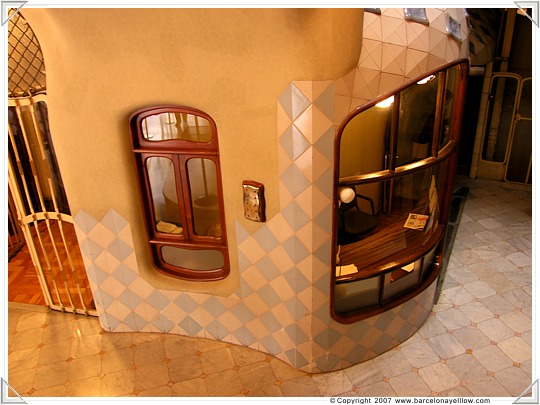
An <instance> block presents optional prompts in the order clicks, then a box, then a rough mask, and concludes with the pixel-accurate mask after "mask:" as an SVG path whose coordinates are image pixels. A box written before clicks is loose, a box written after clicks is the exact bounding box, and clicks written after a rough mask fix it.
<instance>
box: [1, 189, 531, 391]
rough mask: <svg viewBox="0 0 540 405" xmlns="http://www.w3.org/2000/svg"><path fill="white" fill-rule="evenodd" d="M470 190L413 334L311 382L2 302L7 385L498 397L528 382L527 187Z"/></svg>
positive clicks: (276, 364)
mask: <svg viewBox="0 0 540 405" xmlns="http://www.w3.org/2000/svg"><path fill="white" fill-rule="evenodd" d="M461 184H463V185H467V186H469V187H470V192H469V195H468V198H467V201H466V204H465V209H464V211H463V215H462V218H461V224H460V227H459V230H458V233H457V237H456V240H455V243H454V250H453V253H452V256H451V259H450V261H449V264H448V268H447V273H446V278H445V281H444V284H443V291H442V293H441V295H440V299H439V301H438V303H437V305H435V307H434V309H433V311H432V314H431V316H430V317H429V318H428V320H427V322H426V323H425V325H424V326H423V327H422V328H421V329H420V331H419V332H418V333H417V334H415V335H414V336H413V337H411V338H410V339H409V340H408V341H406V342H405V343H403V344H402V345H400V346H399V347H396V348H395V349H393V350H391V351H389V352H387V353H384V354H383V355H381V356H379V357H377V358H375V359H372V360H370V361H367V362H365V363H362V364H359V365H356V366H353V367H350V368H347V369H345V370H340V371H335V372H332V373H327V374H315V375H309V374H306V373H304V372H300V371H297V370H294V369H292V368H291V367H290V366H288V365H287V364H285V363H283V362H282V361H280V360H277V359H275V358H273V357H271V356H269V355H266V354H263V353H260V352H257V351H254V350H251V349H247V348H242V347H238V346H234V345H231V344H227V343H222V342H216V341H209V340H204V339H197V338H189V337H183V336H171V335H164V334H148V333H118V334H114V333H107V332H104V331H102V330H101V328H100V326H99V323H98V321H97V319H95V318H85V317H80V316H74V315H69V314H62V313H57V312H47V311H46V310H43V309H41V308H40V307H27V306H22V305H18V304H13V305H11V304H10V306H9V311H8V312H9V335H8V354H9V374H8V383H9V385H10V386H11V387H13V389H15V390H16V391H17V392H18V393H19V394H20V395H21V396H22V397H23V398H24V397H28V396H62V397H63V396H236V395H241V396H291V397H292V396H315V397H318V396H432V395H433V396H492V397H493V396H495V397H499V396H500V397H517V396H519V395H520V394H522V392H523V391H524V390H525V389H526V388H527V387H529V385H530V384H531V383H532V377H531V375H532V371H531V370H532V355H531V343H532V298H531V291H532V280H531V268H532V265H531V257H532V243H531V241H532V221H531V218H532V207H531V204H532V200H531V189H530V188H529V187H521V186H513V185H509V184H503V183H498V182H492V181H483V180H475V181H473V180H468V179H462V180H461Z"/></svg>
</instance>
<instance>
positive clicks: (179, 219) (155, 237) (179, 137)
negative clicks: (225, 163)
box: [130, 106, 229, 281]
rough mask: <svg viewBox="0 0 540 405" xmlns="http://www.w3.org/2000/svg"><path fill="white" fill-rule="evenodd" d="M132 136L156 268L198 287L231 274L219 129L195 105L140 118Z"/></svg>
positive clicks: (156, 111)
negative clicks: (193, 281) (199, 282)
mask: <svg viewBox="0 0 540 405" xmlns="http://www.w3.org/2000/svg"><path fill="white" fill-rule="evenodd" d="M130 132H131V141H132V146H133V152H134V156H135V164H136V168H137V175H138V180H139V189H140V195H141V202H142V206H143V212H144V218H145V223H146V231H147V236H148V242H149V245H150V250H151V254H152V258H153V262H154V265H155V266H156V268H157V269H158V270H159V271H160V272H162V273H164V274H167V275H169V276H172V277H176V278H181V279H186V280H195V281H213V280H220V279H223V278H225V277H227V275H228V274H229V255H228V250H227V234H226V229H225V218H224V207H223V197H222V184H221V171H220V163H219V148H218V140H217V128H216V124H215V122H214V120H213V119H212V118H211V117H210V116H209V115H208V114H206V113H204V112H202V111H199V110H196V109H194V108H189V107H175V106H164V107H152V108H147V109H144V110H140V111H137V112H135V113H134V114H133V115H132V116H131V118H130Z"/></svg>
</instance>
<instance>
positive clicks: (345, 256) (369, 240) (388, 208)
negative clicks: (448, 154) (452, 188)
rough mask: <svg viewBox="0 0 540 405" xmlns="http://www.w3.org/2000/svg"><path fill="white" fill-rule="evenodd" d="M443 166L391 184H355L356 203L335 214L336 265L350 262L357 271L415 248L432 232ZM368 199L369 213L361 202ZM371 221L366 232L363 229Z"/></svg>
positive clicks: (437, 222) (369, 268)
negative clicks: (336, 222)
mask: <svg viewBox="0 0 540 405" xmlns="http://www.w3.org/2000/svg"><path fill="white" fill-rule="evenodd" d="M444 166H445V164H444V163H442V164H440V165H438V166H435V167H432V168H428V169H425V170H422V171H420V172H417V173H413V174H409V175H406V176H403V177H400V178H397V179H394V180H388V181H384V182H381V183H379V187H373V185H371V184H366V185H360V186H356V187H355V190H356V194H357V195H359V196H363V198H361V197H357V204H355V206H353V207H352V208H351V209H348V210H342V209H341V206H343V205H344V204H343V202H342V203H341V205H340V210H339V212H338V221H339V222H338V241H339V244H341V248H340V253H339V259H340V260H341V262H340V263H341V265H343V266H346V265H349V264H354V265H355V266H356V267H357V269H358V271H359V272H360V273H362V272H364V271H365V272H366V274H368V273H369V271H370V270H371V269H372V268H373V266H377V265H380V264H382V263H386V262H387V261H388V262H391V261H392V260H397V258H399V257H401V256H402V253H403V252H405V251H410V250H411V249H413V250H414V249H418V250H421V249H422V248H423V246H424V245H425V243H426V242H427V241H428V239H430V238H431V237H432V236H433V235H434V234H437V232H435V231H436V230H440V229H441V228H440V227H439V216H440V207H439V204H440V203H439V202H440V201H441V197H442V193H443V186H444V183H443V182H442V180H443V179H444ZM366 197H369V199H371V200H372V202H373V206H374V209H373V210H372V209H371V207H370V205H371V204H368V205H366V204H365V201H364V199H365V198H366ZM368 223H373V226H370V227H368V228H366V227H365V226H364V225H366V224H368Z"/></svg>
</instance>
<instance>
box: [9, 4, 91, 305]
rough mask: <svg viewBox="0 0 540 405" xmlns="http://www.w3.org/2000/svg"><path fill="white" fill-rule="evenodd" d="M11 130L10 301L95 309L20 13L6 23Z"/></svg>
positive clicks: (41, 74)
mask: <svg viewBox="0 0 540 405" xmlns="http://www.w3.org/2000/svg"><path fill="white" fill-rule="evenodd" d="M8 137H9V139H8V188H9V202H10V204H9V213H8V217H9V224H10V226H9V230H8V233H9V235H8V245H9V246H8V248H9V249H11V247H12V245H13V249H11V251H12V254H10V257H9V263H8V300H10V301H12V300H13V301H17V302H24V303H29V304H37V305H46V306H48V307H49V308H51V309H55V310H60V311H65V312H73V313H81V314H86V315H97V313H96V309H95V306H94V302H93V298H92V291H91V288H90V284H89V281H88V277H87V275H86V270H85V267H84V264H83V260H82V255H81V252H80V249H79V244H78V242H77V238H76V235H75V229H74V226H73V218H72V217H71V212H70V209H69V204H68V200H67V197H66V193H65V191H64V187H63V183H62V178H61V174H60V170H59V166H58V163H57V161H56V155H55V152H54V147H53V143H52V138H51V132H50V129H49V121H48V110H47V96H46V87H45V63H44V59H43V54H42V52H41V48H40V46H39V42H38V40H37V38H36V37H35V35H34V32H33V31H32V29H31V28H30V26H29V25H28V23H27V22H26V20H25V19H24V18H23V16H22V15H21V14H20V13H16V14H15V15H13V16H12V17H11V18H10V20H9V25H8ZM15 237H17V238H18V239H15ZM14 240H16V241H17V242H18V244H17V245H16V246H15V243H12V241H14ZM15 249H16V250H15ZM11 251H10V253H11Z"/></svg>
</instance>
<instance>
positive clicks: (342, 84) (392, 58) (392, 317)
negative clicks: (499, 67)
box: [74, 9, 467, 372]
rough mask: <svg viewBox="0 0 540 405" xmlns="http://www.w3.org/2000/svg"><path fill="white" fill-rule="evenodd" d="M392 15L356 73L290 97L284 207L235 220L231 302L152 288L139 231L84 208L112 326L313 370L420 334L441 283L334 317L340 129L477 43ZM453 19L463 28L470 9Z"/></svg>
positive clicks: (440, 12) (369, 21) (93, 281)
mask: <svg viewBox="0 0 540 405" xmlns="http://www.w3.org/2000/svg"><path fill="white" fill-rule="evenodd" d="M381 11H382V14H381V15H380V16H379V15H375V14H372V13H366V14H365V20H364V33H363V39H364V44H363V49H362V53H361V56H360V59H359V62H358V66H357V67H356V68H355V69H354V70H353V71H352V72H350V73H348V74H346V75H345V76H344V77H342V78H339V79H337V80H335V81H298V82H293V83H291V84H290V85H289V86H288V87H287V88H286V89H285V90H284V91H283V93H282V94H281V95H280V96H279V98H278V103H277V104H278V105H277V128H278V134H277V145H276V147H277V148H278V170H279V172H278V176H279V179H280V188H279V190H280V196H279V199H280V211H279V212H278V213H277V214H276V215H274V216H273V217H272V218H269V219H268V221H267V222H266V223H264V224H261V225H260V227H259V228H258V229H257V230H256V231H255V232H253V234H251V233H250V232H249V231H248V230H247V229H246V228H244V226H242V223H241V222H240V221H236V222H235V227H234V231H235V232H236V240H237V242H238V246H237V248H238V251H237V253H238V263H239V269H238V271H239V274H240V287H239V289H238V290H237V291H235V292H234V293H233V294H232V295H231V296H229V297H215V296H211V295H207V294H199V293H188V292H182V291H164V290H159V289H156V288H154V287H152V286H151V285H150V284H149V283H148V282H146V281H145V280H144V279H143V278H142V277H141V276H140V274H139V269H138V265H137V261H136V257H135V252H134V245H133V241H132V237H131V228H130V225H129V223H128V222H127V221H126V220H125V219H124V218H123V217H122V216H121V215H119V214H118V213H117V212H115V211H114V210H112V209H111V210H110V211H109V212H107V213H106V215H105V216H104V217H103V218H101V219H100V220H98V219H96V218H93V217H92V216H91V215H89V214H88V213H86V212H85V211H83V210H81V211H79V212H78V213H77V215H75V218H74V222H75V228H76V232H77V237H78V239H79V243H80V246H81V250H82V252H83V260H84V263H85V266H86V268H87V273H88V277H89V280H90V286H91V288H92V291H93V293H94V299H95V303H96V307H97V310H98V314H99V319H100V322H101V325H102V326H103V328H104V329H106V330H108V331H113V332H115V331H116V332H129V331H143V332H166V333H175V334H184V335H189V336H198V337H205V338H209V339H217V340H222V341H226V342H231V343H234V344H240V345H245V346H249V347H251V348H254V349H257V350H261V351H263V352H267V353H270V354H272V355H274V356H276V357H278V358H280V359H281V360H283V361H286V362H288V363H289V364H291V365H293V366H294V367H296V368H299V369H302V370H304V371H308V372H321V371H331V370H336V369H340V368H343V367H347V366H349V365H352V364H356V363H359V362H362V361H365V360H368V359H370V358H373V357H375V356H377V355H379V354H381V353H383V352H385V351H387V350H389V349H390V348H392V347H393V346H395V345H396V344H397V343H399V342H401V341H404V340H406V339H407V338H408V337H410V336H411V335H412V334H413V333H414V332H415V331H417V330H418V328H419V327H420V326H421V325H422V324H423V322H424V321H425V319H426V318H427V316H428V315H429V312H430V310H431V303H432V302H433V296H434V285H433V286H432V287H430V288H428V289H426V290H425V291H424V292H423V293H421V294H419V295H418V296H417V297H415V299H413V300H411V301H409V302H407V303H404V304H402V305H400V306H398V307H396V308H394V309H392V310H391V311H388V312H386V313H384V314H381V315H379V316H375V317H372V318H370V319H367V320H365V321H362V322H357V323H355V324H352V325H342V324H338V323H336V322H335V321H334V320H333V319H332V318H331V317H330V314H329V296H330V272H329V269H330V263H331V260H330V258H331V251H332V249H331V232H332V199H331V193H332V190H333V165H334V162H333V159H334V153H333V152H334V151H333V147H334V136H335V130H336V127H337V125H338V124H339V122H340V121H341V120H342V119H343V117H344V116H345V115H346V114H347V113H348V112H349V111H350V110H351V109H353V108H355V107H356V106H358V105H359V103H363V102H365V101H368V100H371V99H373V98H375V97H377V96H378V95H380V94H381V93H383V92H385V91H387V90H391V89H393V88H395V87H397V86H399V85H400V84H402V83H403V82H404V81H405V80H406V79H408V78H411V77H414V76H416V75H418V74H419V73H422V72H425V71H426V69H431V68H432V67H435V66H438V65H440V64H442V63H444V62H446V61H448V59H455V58H456V57H458V56H459V55H461V56H465V55H466V52H467V49H466V41H464V44H463V45H460V44H458V43H457V42H455V41H454V40H453V39H451V38H450V37H448V36H447V35H446V32H445V16H444V13H445V9H428V10H427V11H428V13H427V15H428V18H429V19H430V26H429V27H426V26H424V25H422V24H417V23H414V22H405V21H404V17H403V10H402V9H382V10H381ZM452 16H453V17H454V18H456V19H457V20H458V21H463V19H464V18H465V13H464V12H462V11H461V10H458V11H456V12H454V13H453V14H452ZM383 20H384V21H383ZM383 22H384V23H383ZM465 25H466V24H463V23H462V27H464V26H465ZM463 30H464V29H463V28H462V35H463V36H464V37H466V34H467V33H466V32H464V31H463ZM452 41H454V42H452Z"/></svg>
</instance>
